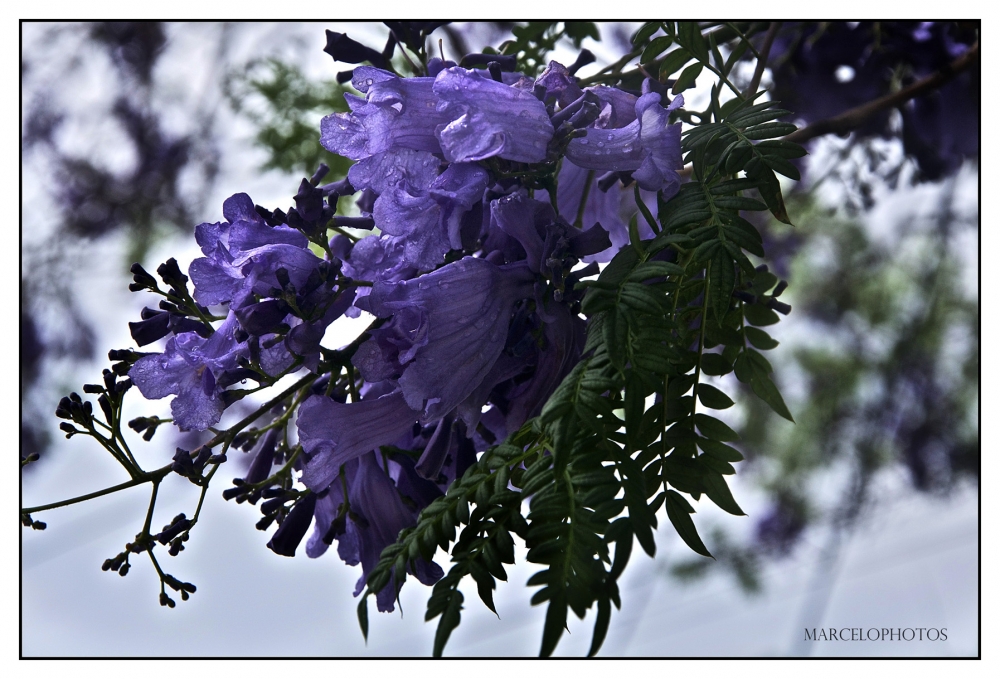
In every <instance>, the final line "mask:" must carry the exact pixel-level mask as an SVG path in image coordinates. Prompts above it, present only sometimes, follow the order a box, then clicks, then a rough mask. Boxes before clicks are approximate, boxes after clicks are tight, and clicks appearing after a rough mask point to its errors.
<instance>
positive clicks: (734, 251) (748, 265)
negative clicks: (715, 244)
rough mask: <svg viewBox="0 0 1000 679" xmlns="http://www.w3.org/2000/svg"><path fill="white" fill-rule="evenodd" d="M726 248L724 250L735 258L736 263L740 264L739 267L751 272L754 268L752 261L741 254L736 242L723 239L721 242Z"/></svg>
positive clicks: (741, 251)
mask: <svg viewBox="0 0 1000 679" xmlns="http://www.w3.org/2000/svg"><path fill="white" fill-rule="evenodd" d="M722 245H723V246H724V247H725V248H726V252H728V253H729V256H730V257H732V258H733V259H735V260H736V263H737V264H739V265H740V268H741V269H743V271H745V272H747V273H751V272H752V271H753V270H754V266H753V262H751V261H750V259H749V258H748V257H747V256H746V255H745V254H743V250H741V249H740V247H739V246H738V245H736V243H733V242H732V241H725V242H724V243H723V244H722Z"/></svg>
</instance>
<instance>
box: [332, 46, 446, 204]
mask: <svg viewBox="0 0 1000 679" xmlns="http://www.w3.org/2000/svg"><path fill="white" fill-rule="evenodd" d="M434 80H435V79H434V78H400V77H399V76H397V75H394V74H392V73H389V72H388V71H383V70H382V69H379V68H373V67H371V66H360V67H358V68H356V69H354V76H353V78H352V80H351V84H353V85H354V87H355V88H356V89H357V90H358V91H360V92H363V93H365V94H366V95H367V96H366V97H365V98H364V99H361V98H360V97H355V96H353V95H347V103H348V105H349V106H350V107H351V111H350V112H348V113H334V114H332V115H328V116H326V117H325V118H323V120H322V122H321V123H320V143H321V144H323V146H324V147H326V149H328V150H329V151H330V152H331V153H336V154H338V155H341V156H344V157H346V158H351V159H353V160H361V159H362V158H367V157H369V156H372V155H375V154H376V153H381V152H382V151H387V150H389V149H401V148H402V149H413V150H416V151H429V152H431V153H440V152H441V145H440V143H439V142H438V139H437V136H436V135H435V130H436V128H437V127H438V126H439V125H446V124H448V123H449V122H451V120H452V116H450V114H448V113H446V112H443V111H440V110H439V102H440V100H439V98H438V96H437V94H436V93H435V92H434V91H433V85H434ZM355 186H357V184H355Z"/></svg>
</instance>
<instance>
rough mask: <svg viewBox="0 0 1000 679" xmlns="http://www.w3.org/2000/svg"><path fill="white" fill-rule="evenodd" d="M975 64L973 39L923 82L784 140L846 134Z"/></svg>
mask: <svg viewBox="0 0 1000 679" xmlns="http://www.w3.org/2000/svg"><path fill="white" fill-rule="evenodd" d="M978 61H979V41H978V40H977V41H976V43H975V44H974V45H973V46H972V47H970V48H969V51H968V52H966V53H965V54H963V55H962V56H960V57H959V58H958V59H955V61H953V62H951V63H950V64H948V65H947V66H945V67H944V68H942V69H941V70H939V71H936V72H934V73H932V74H931V75H929V76H927V77H926V78H924V79H923V80H918V81H917V82H915V83H913V84H912V85H910V86H909V87H904V88H903V89H901V90H899V91H898V92H893V93H892V94H887V95H886V96H884V97H879V98H878V99H875V100H873V101H869V102H868V103H867V104H862V105H861V106H857V107H855V108H852V109H850V110H848V111H844V112H843V113H841V114H840V115H838V116H834V117H833V118H827V119H826V120H817V121H816V122H815V123H813V124H811V125H808V126H806V127H803V128H802V129H801V130H797V131H795V132H792V133H791V134H790V135H788V136H787V137H785V140H786V141H792V142H795V143H797V144H801V143H803V142H807V141H809V140H810V139H814V138H816V137H822V136H823V135H826V134H846V133H848V132H850V131H851V130H855V129H857V128H859V127H861V126H862V125H863V124H864V123H865V122H867V121H868V119H869V118H871V117H873V116H875V115H876V114H878V113H881V112H882V111H886V110H888V109H891V108H896V107H898V106H902V105H903V104H905V103H906V102H908V101H909V100H910V99H915V98H917V97H920V96H923V95H924V94H927V93H928V92H931V91H932V90H935V89H937V88H939V87H941V86H942V85H944V84H945V83H946V82H948V81H949V80H951V79H952V78H954V77H955V76H956V75H958V74H959V73H961V72H962V71H964V70H966V69H968V68H970V67H971V66H972V65H973V64H975V63H976V62H978Z"/></svg>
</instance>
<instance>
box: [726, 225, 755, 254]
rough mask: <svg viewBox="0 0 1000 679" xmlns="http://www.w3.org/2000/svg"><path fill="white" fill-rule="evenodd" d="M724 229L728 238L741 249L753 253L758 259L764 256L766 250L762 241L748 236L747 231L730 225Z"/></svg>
mask: <svg viewBox="0 0 1000 679" xmlns="http://www.w3.org/2000/svg"><path fill="white" fill-rule="evenodd" d="M722 228H723V231H724V232H725V234H726V238H728V239H729V240H731V241H733V242H734V243H736V244H737V245H738V246H739V247H741V248H743V249H744V250H747V251H749V252H752V253H753V254H755V255H757V256H758V257H763V256H764V248H763V247H762V245H761V243H760V241H759V240H755V239H754V238H753V237H752V236H750V235H748V234H747V232H746V231H744V230H743V229H740V228H737V227H735V226H730V225H728V224H727V225H725V226H723V227H722Z"/></svg>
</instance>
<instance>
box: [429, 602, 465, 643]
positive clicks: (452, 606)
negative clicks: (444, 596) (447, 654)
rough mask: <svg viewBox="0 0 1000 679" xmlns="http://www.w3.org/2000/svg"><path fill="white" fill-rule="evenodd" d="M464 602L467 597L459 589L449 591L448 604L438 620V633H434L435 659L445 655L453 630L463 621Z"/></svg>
mask: <svg viewBox="0 0 1000 679" xmlns="http://www.w3.org/2000/svg"><path fill="white" fill-rule="evenodd" d="M464 600H465V597H464V596H462V593H461V592H460V591H459V590H458V589H457V587H456V588H454V589H451V590H450V591H449V593H448V604H447V606H446V607H445V609H444V612H443V613H442V614H441V619H440V620H438V626H437V631H436V632H435V633H434V657H435V658H440V657H441V654H442V653H444V647H445V644H447V643H448V637H450V636H451V632H452V630H453V629H455V628H456V627H458V624H459V623H460V622H461V621H462V602H463V601H464Z"/></svg>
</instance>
